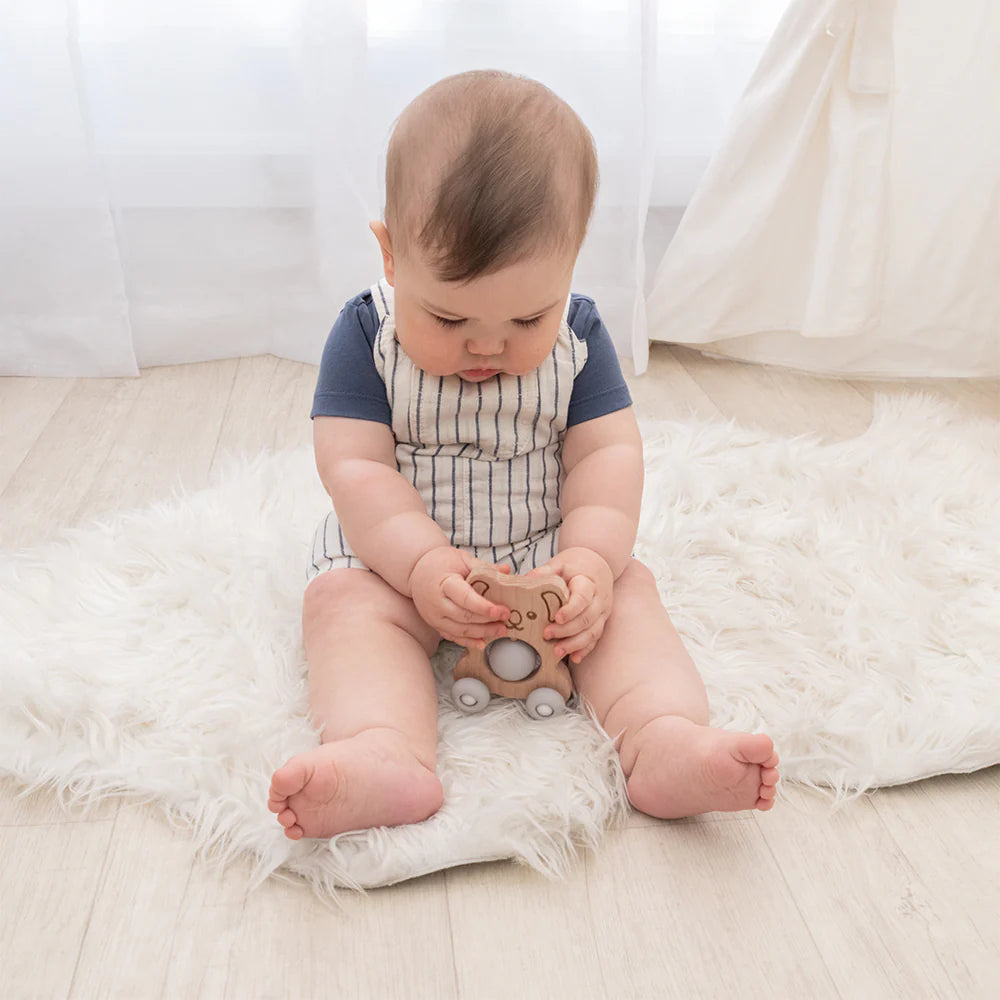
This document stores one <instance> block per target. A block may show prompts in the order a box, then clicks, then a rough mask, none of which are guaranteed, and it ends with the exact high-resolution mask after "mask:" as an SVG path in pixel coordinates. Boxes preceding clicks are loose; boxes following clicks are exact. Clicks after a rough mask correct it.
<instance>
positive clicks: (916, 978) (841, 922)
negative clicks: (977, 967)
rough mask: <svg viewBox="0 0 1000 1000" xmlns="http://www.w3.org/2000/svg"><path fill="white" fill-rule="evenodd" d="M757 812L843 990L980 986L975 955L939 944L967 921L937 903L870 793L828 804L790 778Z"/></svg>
mask: <svg viewBox="0 0 1000 1000" xmlns="http://www.w3.org/2000/svg"><path fill="white" fill-rule="evenodd" d="M755 820H756V822H757V825H758V827H759V829H760V831H761V834H762V835H763V837H764V840H765V841H766V842H767V845H768V847H769V848H770V849H771V852H772V854H773V855H774V857H775V858H777V859H778V861H779V864H780V866H781V872H782V876H783V877H784V880H785V882H786V884H787V885H788V888H789V890H790V892H791V894H792V895H793V897H794V898H795V902H796V905H797V906H798V909H799V911H800V912H801V914H802V917H803V919H804V920H805V922H806V924H807V925H808V926H809V928H810V933H811V935H812V939H813V941H814V942H815V944H816V947H817V949H818V950H819V952H820V954H821V955H822V956H823V959H824V961H825V963H826V967H827V968H828V969H829V970H830V974H831V976H832V977H833V979H834V982H835V983H836V986H837V989H838V990H839V991H840V994H841V996H844V997H860V996H872V997H883V996H884V997H890V996H900V997H968V996H975V995H977V994H976V993H975V990H974V989H972V990H971V992H970V988H971V987H972V986H973V984H974V978H975V977H974V975H973V974H972V973H971V972H970V969H969V966H968V964H967V962H968V959H969V958H970V957H971V956H970V955H968V954H966V955H960V954H957V953H955V952H954V949H952V948H947V947H946V948H945V949H944V950H945V951H950V952H952V953H951V954H948V955H945V954H942V949H940V948H939V947H935V945H941V944H943V943H945V942H946V941H947V940H948V939H950V938H954V937H955V936H956V934H959V935H961V936H962V937H963V938H965V937H966V930H967V927H963V926H962V925H963V923H966V924H967V921H963V920H962V919H961V918H960V919H959V920H958V922H957V923H956V922H955V920H954V918H955V917H956V916H957V915H956V914H953V913H950V912H948V911H947V910H944V909H942V908H940V907H939V906H938V905H937V903H936V900H935V899H934V894H933V893H932V892H931V890H930V889H929V887H928V886H927V884H926V883H925V882H924V880H923V878H922V877H921V873H920V871H919V870H918V869H917V868H916V867H915V866H914V865H913V864H911V863H910V861H909V860H908V858H907V857H906V855H905V854H904V852H903V850H902V848H901V846H900V844H899V843H898V842H897V841H896V839H895V837H894V836H893V835H892V833H891V831H890V830H889V829H887V827H886V825H885V824H884V823H883V821H882V818H881V816H880V815H879V812H878V811H877V810H876V809H875V807H874V806H873V804H872V800H871V798H870V797H861V798H858V799H856V800H854V801H851V802H848V803H845V804H843V805H842V806H841V807H840V808H837V809H832V808H831V806H830V804H829V800H827V799H824V798H822V797H820V796H819V795H818V794H817V793H816V792H812V791H810V790H809V789H805V788H801V787H798V788H797V787H795V786H789V787H787V788H785V789H784V798H783V801H782V802H780V803H779V804H778V806H777V807H776V808H775V809H773V810H772V811H771V812H769V813H767V814H761V815H760V816H758V817H755ZM820 876H821V878H822V887H823V891H817V879H818V878H819V877H820ZM873 904H875V905H873ZM973 961H975V959H973Z"/></svg>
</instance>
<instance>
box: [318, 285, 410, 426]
mask: <svg viewBox="0 0 1000 1000" xmlns="http://www.w3.org/2000/svg"><path fill="white" fill-rule="evenodd" d="M377 333H378V314H377V312H376V311H375V304H374V303H373V302H372V296H371V292H370V291H367V292H362V293H361V294H360V295H356V296H355V297H354V298H353V299H351V300H350V302H348V303H347V304H346V305H345V306H344V308H343V309H342V310H341V312H340V315H339V316H338V317H337V321H336V322H335V323H334V324H333V329H332V330H331V331H330V334H329V336H328V337H327V338H326V346H325V347H324V348H323V357H322V359H321V360H320V363H319V378H318V380H317V382H316V393H315V395H314V396H313V406H312V413H311V414H310V416H312V417H355V418H357V419H359V420H374V421H376V422H377V423H381V424H388V425H389V426H392V414H391V412H390V410H389V400H388V398H387V396H386V392H385V382H383V381H382V377H381V376H380V375H379V373H378V369H377V368H376V367H375V336H376V334H377Z"/></svg>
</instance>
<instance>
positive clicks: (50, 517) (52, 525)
mask: <svg viewBox="0 0 1000 1000" xmlns="http://www.w3.org/2000/svg"><path fill="white" fill-rule="evenodd" d="M67 387H68V391H67V392H66V393H65V394H64V395H63V396H62V398H61V400H60V404H59V406H58V407H57V408H56V409H55V410H54V412H53V413H52V414H51V415H50V417H49V419H48V420H47V422H46V423H45V425H44V427H43V428H41V432H40V433H39V434H38V436H37V437H36V439H35V441H34V444H33V446H32V448H31V450H30V452H29V453H28V454H27V455H26V456H25V458H24V459H23V461H22V462H21V463H20V465H19V466H18V468H17V470H16V471H15V472H14V473H13V474H12V475H11V476H10V478H9V479H8V481H7V483H6V486H5V487H4V489H3V493H2V494H0V505H2V508H3V513H4V516H3V518H0V548H20V547H23V546H27V545H33V544H36V543H38V542H42V541H44V540H46V539H48V538H50V537H52V536H53V535H55V534H56V533H57V532H58V531H59V529H60V528H62V527H65V526H68V525H70V524H72V523H74V519H75V514H76V511H77V509H78V508H79V505H80V502H81V500H82V498H83V497H84V496H85V495H86V493H87V490H89V489H90V488H91V487H92V486H93V484H94V482H95V480H96V479H97V478H98V476H99V475H100V470H101V467H102V466H103V464H104V463H105V462H106V461H107V459H108V456H109V455H110V454H111V453H112V452H113V450H114V448H115V443H116V441H117V440H118V438H119V437H120V436H121V434H122V432H123V427H125V426H127V424H128V423H129V420H130V419H131V418H130V414H131V413H132V411H133V408H134V407H135V406H136V401H137V399H138V398H139V396H140V394H141V392H142V389H143V385H142V381H141V380H140V379H78V380H75V381H69V382H68V383H67Z"/></svg>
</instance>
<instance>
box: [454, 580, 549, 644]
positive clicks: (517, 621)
mask: <svg viewBox="0 0 1000 1000" xmlns="http://www.w3.org/2000/svg"><path fill="white" fill-rule="evenodd" d="M472 586H473V589H475V590H476V591H478V592H479V593H480V594H483V595H485V594H486V593H487V591H489V589H490V585H489V584H488V583H487V582H486V581H485V580H476V581H475V583H473V584H472ZM532 601H533V604H534V606H533V607H532V608H531V609H529V610H528V611H525V612H524V613H523V614H522V612H521V611H519V610H518V609H517V608H511V612H510V618H508V619H507V629H508V630H509V631H511V632H523V631H524V630H525V628H526V627H527V625H528V623H529V622H533V621H537V620H538V618H539V616H543V617H544V618H545V620H546V621H548V622H550V623H551V622H554V621H555V620H556V612H557V611H558V610H559V609H560V608H561V607H562V603H563V602H562V597H561V595H560V594H559V593H557V592H556V591H554V590H542V591H539V592H537V593H535V594H533V595H532Z"/></svg>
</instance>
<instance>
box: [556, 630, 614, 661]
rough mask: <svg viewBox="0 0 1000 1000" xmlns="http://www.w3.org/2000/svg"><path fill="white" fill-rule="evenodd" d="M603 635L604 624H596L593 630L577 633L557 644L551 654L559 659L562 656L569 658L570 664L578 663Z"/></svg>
mask: <svg viewBox="0 0 1000 1000" xmlns="http://www.w3.org/2000/svg"><path fill="white" fill-rule="evenodd" d="M603 634H604V622H603V621H600V622H598V623H597V624H596V625H595V626H594V627H593V628H589V629H586V630H585V631H583V632H578V633H577V634H576V635H571V636H569V638H567V639H563V640H562V641H561V642H559V643H558V644H557V645H556V647H555V649H554V650H553V652H554V653H555V655H556V656H558V657H559V659H562V658H563V657H564V656H568V657H569V658H570V662H572V663H579V662H580V661H581V660H582V659H583V658H584V657H585V656H587V655H588V654H589V653H590V651H591V650H592V649H593V648H594V647H595V646H596V645H597V640H598V639H600V638H601V636H602V635H603Z"/></svg>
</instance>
